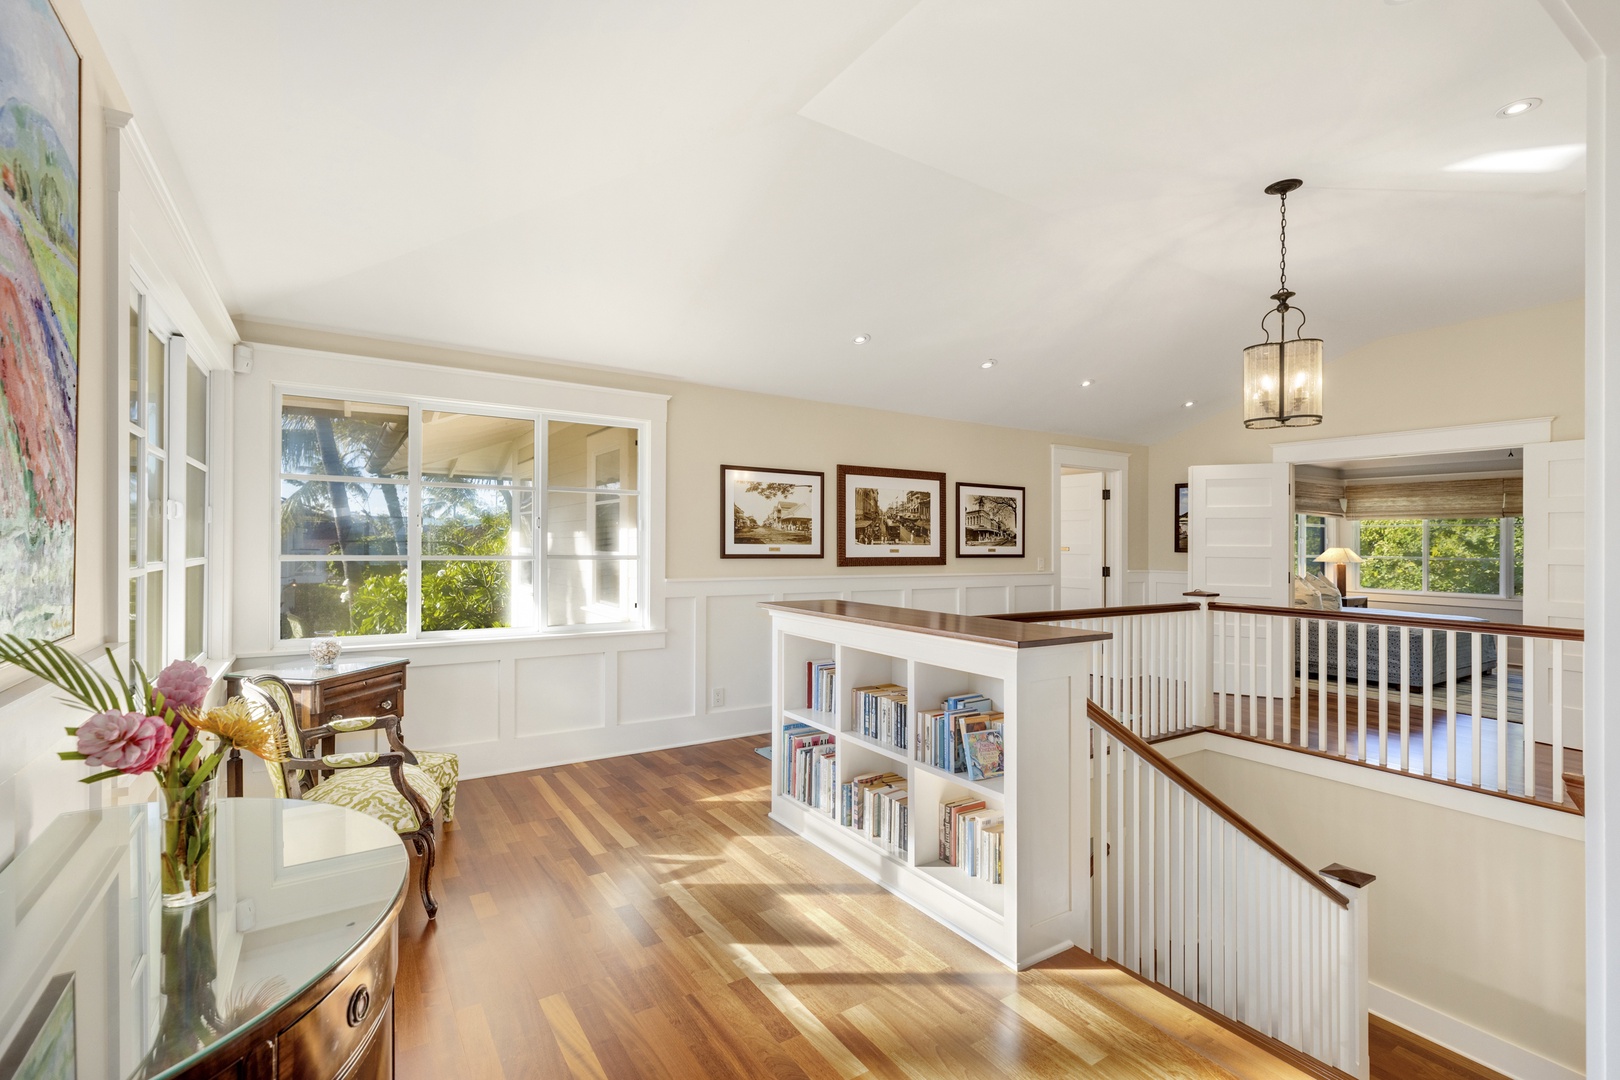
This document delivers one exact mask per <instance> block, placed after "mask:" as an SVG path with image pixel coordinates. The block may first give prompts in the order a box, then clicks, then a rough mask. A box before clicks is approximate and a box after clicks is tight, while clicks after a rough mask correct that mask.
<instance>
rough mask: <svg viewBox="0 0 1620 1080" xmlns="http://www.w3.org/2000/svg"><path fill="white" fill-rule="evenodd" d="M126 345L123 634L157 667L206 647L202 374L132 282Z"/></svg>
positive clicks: (206, 503)
mask: <svg viewBox="0 0 1620 1080" xmlns="http://www.w3.org/2000/svg"><path fill="white" fill-rule="evenodd" d="M128 347H129V360H128V362H129V396H128V415H127V417H126V422H125V437H126V439H127V442H128V458H127V460H128V472H127V474H126V479H127V487H128V491H127V499H128V517H127V519H126V526H127V531H128V546H127V550H126V554H125V588H126V589H127V593H126V595H127V596H128V619H129V623H128V630H127V634H128V639H129V642H130V648H131V655H133V656H134V658H135V659H137V660H139V661H140V662H141V664H142V665H143V666H144V667H145V668H146V669H147V670H148V671H156V670H157V669H158V668H159V667H161V666H162V665H163V664H164V663H166V662H167V661H168V660H170V659H173V658H174V657H185V658H187V659H196V658H197V657H200V656H202V655H204V654H205V653H206V651H207V636H206V635H207V630H208V626H207V613H208V603H207V600H208V554H209V553H208V506H209V475H210V474H209V460H208V419H209V418H208V372H207V371H206V370H205V369H204V367H203V366H202V364H201V363H200V362H199V361H198V359H197V358H196V357H193V356H189V355H188V354H187V352H186V341H185V338H184V337H182V336H181V335H180V334H178V333H176V332H175V331H174V327H173V326H172V324H170V323H169V322H168V321H167V320H166V319H165V318H164V315H163V313H162V311H160V310H159V309H158V308H157V306H156V305H155V304H154V303H153V302H152V301H151V299H150V297H148V296H147V295H146V294H145V293H144V291H143V290H142V289H141V288H140V286H139V283H138V282H137V284H136V285H135V286H134V287H133V288H132V290H131V294H130V310H129V341H128Z"/></svg>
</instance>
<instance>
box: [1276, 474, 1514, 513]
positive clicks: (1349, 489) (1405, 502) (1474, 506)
mask: <svg viewBox="0 0 1620 1080" xmlns="http://www.w3.org/2000/svg"><path fill="white" fill-rule="evenodd" d="M1344 497H1345V500H1346V503H1347V505H1346V507H1345V509H1344V511H1343V514H1344V516H1345V517H1347V518H1350V519H1352V520H1356V521H1361V520H1365V519H1367V518H1485V517H1519V516H1521V515H1522V514H1523V513H1524V480H1523V479H1522V478H1520V477H1517V476H1510V477H1499V478H1496V479H1491V480H1423V481H1419V482H1417V483H1410V484H1400V483H1388V482H1384V483H1376V484H1353V485H1346V487H1345V489H1344ZM1301 512H1302V513H1323V512H1324V511H1320V510H1311V511H1304V510H1302V511H1301Z"/></svg>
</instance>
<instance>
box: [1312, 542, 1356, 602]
mask: <svg viewBox="0 0 1620 1080" xmlns="http://www.w3.org/2000/svg"><path fill="white" fill-rule="evenodd" d="M1311 561H1312V562H1319V563H1327V564H1328V565H1330V566H1337V567H1338V568H1339V575H1338V582H1337V584H1338V586H1339V595H1340V596H1343V595H1344V593H1345V589H1346V586H1345V583H1344V581H1345V577H1346V576H1347V574H1346V571H1345V569H1344V564H1345V563H1353V562H1354V563H1358V562H1360V561H1361V556H1360V555H1357V554H1356V553H1355V552H1353V551H1351V550H1350V549H1349V548H1342V547H1338V548H1328V549H1327V550H1326V551H1324V552H1322V554H1320V555H1318V556H1317V557H1316V558H1314V559H1312V560H1311Z"/></svg>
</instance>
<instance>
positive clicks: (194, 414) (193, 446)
mask: <svg viewBox="0 0 1620 1080" xmlns="http://www.w3.org/2000/svg"><path fill="white" fill-rule="evenodd" d="M186 453H187V454H188V455H189V456H191V457H192V458H194V459H196V460H197V461H200V462H202V463H203V464H205V465H206V464H207V463H208V376H207V374H205V373H204V372H203V370H202V368H199V367H198V366H197V365H196V364H193V363H191V362H190V361H187V362H186Z"/></svg>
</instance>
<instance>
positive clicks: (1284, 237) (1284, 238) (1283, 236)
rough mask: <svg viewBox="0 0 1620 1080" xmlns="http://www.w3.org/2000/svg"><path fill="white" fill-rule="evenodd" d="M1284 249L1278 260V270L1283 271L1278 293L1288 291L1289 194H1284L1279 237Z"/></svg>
mask: <svg viewBox="0 0 1620 1080" xmlns="http://www.w3.org/2000/svg"><path fill="white" fill-rule="evenodd" d="M1277 240H1278V243H1279V245H1280V246H1281V248H1282V256H1281V258H1280V259H1279V260H1278V263H1277V268H1278V269H1279V270H1281V271H1282V287H1281V288H1279V289H1278V290H1277V291H1278V292H1286V291H1288V192H1286V191H1285V192H1283V193H1282V232H1281V233H1280V234H1279V235H1278V237H1277Z"/></svg>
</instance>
